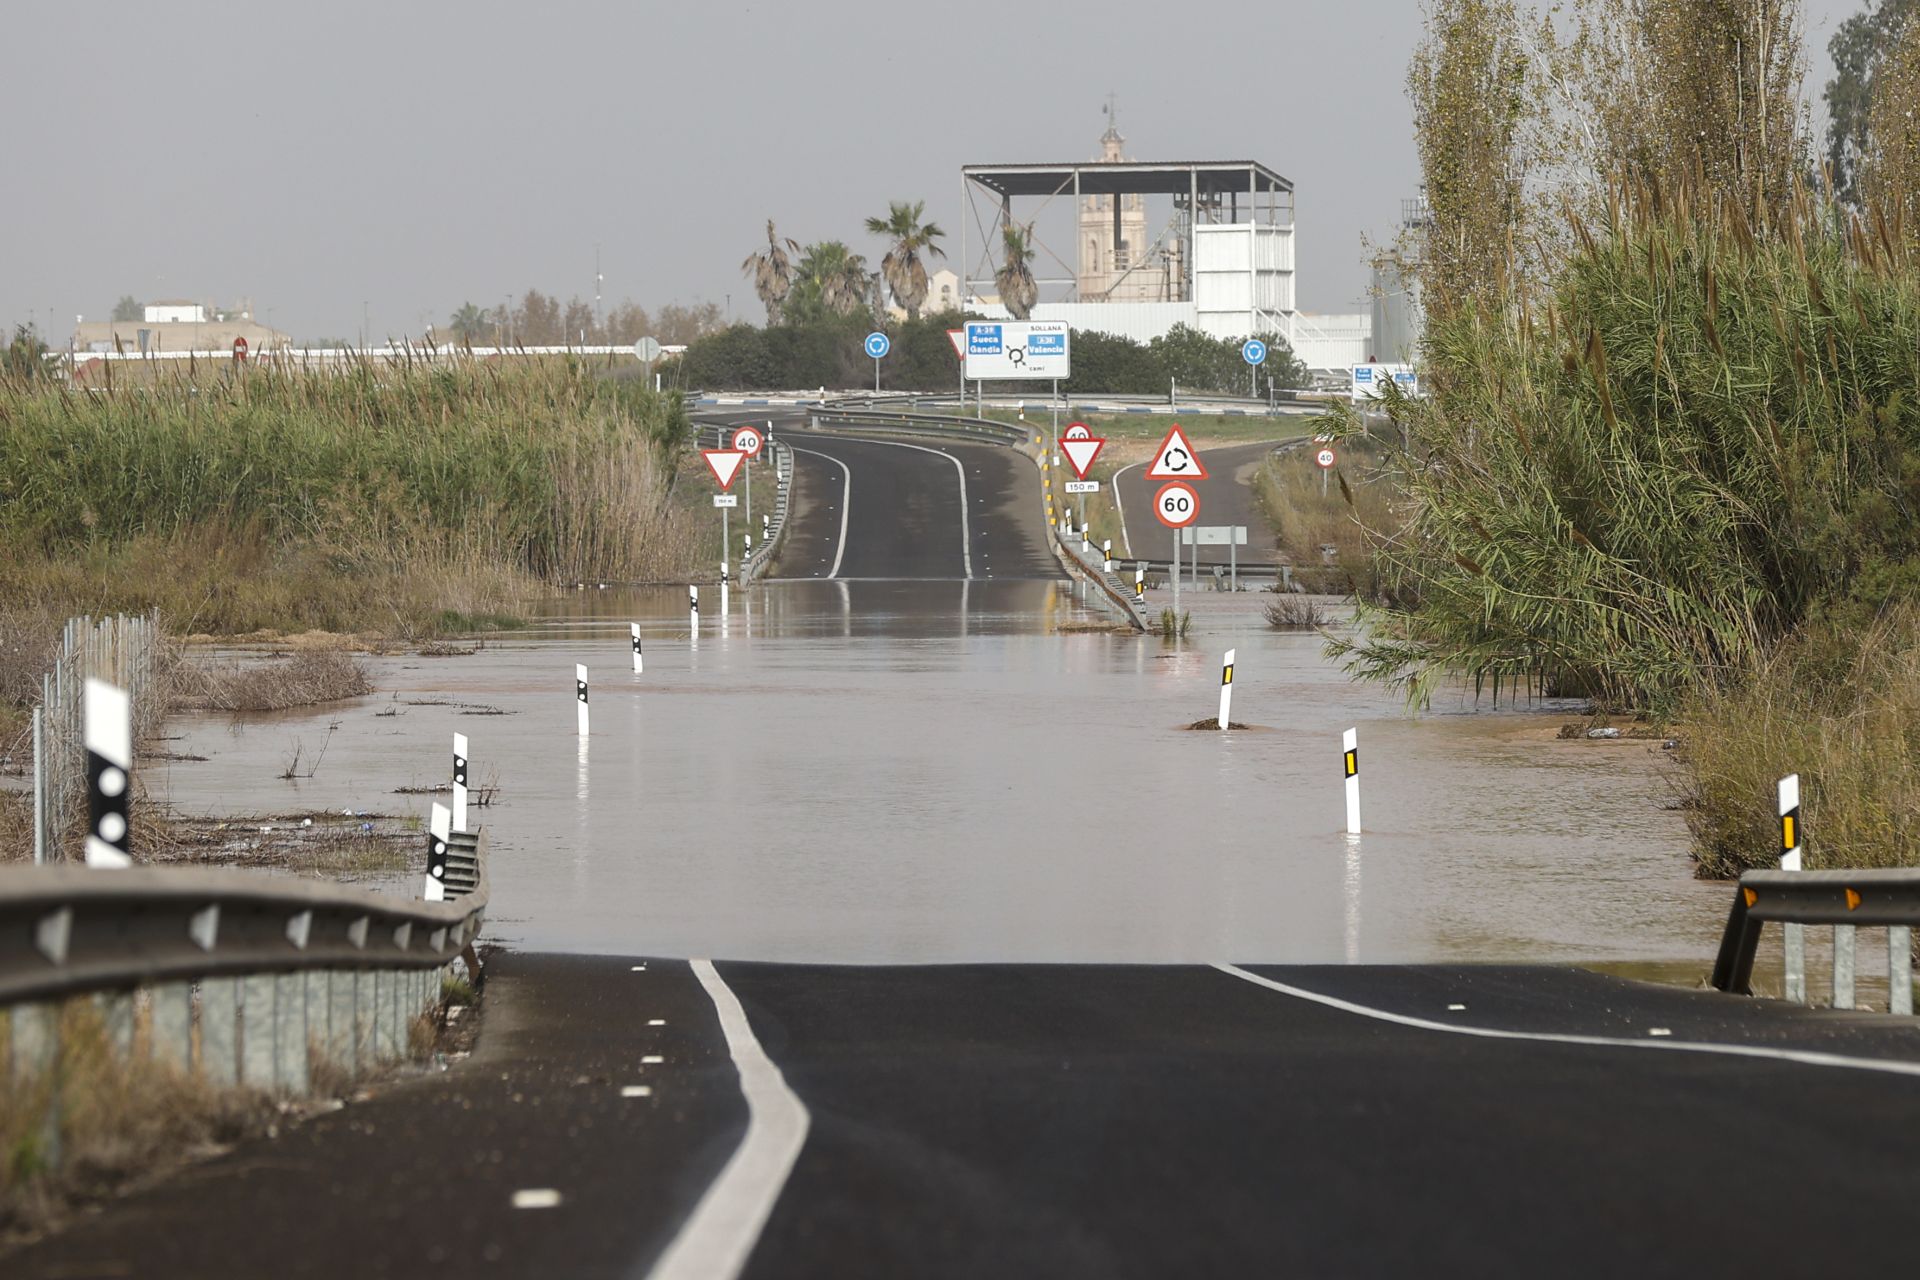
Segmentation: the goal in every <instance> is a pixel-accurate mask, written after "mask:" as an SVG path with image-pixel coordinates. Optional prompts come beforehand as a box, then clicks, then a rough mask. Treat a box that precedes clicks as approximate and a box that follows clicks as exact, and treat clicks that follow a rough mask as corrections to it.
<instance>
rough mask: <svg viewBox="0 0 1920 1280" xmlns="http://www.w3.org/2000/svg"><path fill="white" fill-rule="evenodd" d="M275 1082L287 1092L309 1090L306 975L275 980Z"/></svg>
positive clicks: (285, 975) (280, 976) (293, 974)
mask: <svg viewBox="0 0 1920 1280" xmlns="http://www.w3.org/2000/svg"><path fill="white" fill-rule="evenodd" d="M273 986H274V992H273V1083H274V1087H275V1088H277V1089H282V1090H285V1091H286V1092H287V1093H292V1094H302V1093H305V1092H306V1091H307V976H306V975H305V974H304V973H283V974H280V975H278V976H277V977H275V978H274V980H273Z"/></svg>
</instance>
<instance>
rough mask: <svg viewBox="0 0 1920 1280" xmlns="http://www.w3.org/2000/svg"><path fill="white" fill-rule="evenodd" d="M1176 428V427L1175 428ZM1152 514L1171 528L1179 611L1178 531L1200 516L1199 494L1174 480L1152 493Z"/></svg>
mask: <svg viewBox="0 0 1920 1280" xmlns="http://www.w3.org/2000/svg"><path fill="white" fill-rule="evenodd" d="M1176 430H1177V428H1176ZM1153 514H1154V516H1155V517H1156V518H1157V519H1158V520H1159V521H1160V523H1161V524H1163V525H1165V526H1167V528H1169V529H1171V530H1173V612H1174V615H1175V616H1176V617H1178V616H1179V613H1180V531H1181V530H1182V529H1184V528H1186V527H1187V526H1188V525H1190V524H1192V523H1193V522H1194V521H1195V520H1198V519H1199V518H1200V495H1199V494H1198V493H1195V492H1194V489H1193V486H1192V485H1190V484H1187V483H1185V482H1184V481H1180V480H1175V481H1173V482H1172V483H1171V484H1166V485H1162V486H1161V487H1160V492H1158V493H1156V494H1154V495H1153Z"/></svg>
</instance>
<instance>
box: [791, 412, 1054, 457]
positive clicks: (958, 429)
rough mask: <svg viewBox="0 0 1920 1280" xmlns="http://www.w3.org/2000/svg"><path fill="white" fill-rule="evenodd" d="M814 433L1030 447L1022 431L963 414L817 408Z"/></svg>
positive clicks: (1030, 435) (1027, 433)
mask: <svg viewBox="0 0 1920 1280" xmlns="http://www.w3.org/2000/svg"><path fill="white" fill-rule="evenodd" d="M812 417H813V424H814V426H815V428H816V429H832V428H834V427H853V428H856V429H864V430H869V431H888V432H897V433H900V434H903V435H926V436H938V437H941V438H943V439H948V440H954V439H958V440H971V441H976V442H979V443H984V444H998V445H1006V446H1009V447H1013V448H1025V447H1031V446H1032V444H1033V433H1032V432H1031V431H1029V430H1027V429H1025V428H1023V427H1014V426H1009V425H1007V424H1006V423H1004V422H994V421H992V420H991V419H988V418H970V417H967V416H965V415H964V414H951V415H949V414H918V413H894V412H887V411H884V410H877V409H835V408H821V409H816V410H814V411H813V415H812Z"/></svg>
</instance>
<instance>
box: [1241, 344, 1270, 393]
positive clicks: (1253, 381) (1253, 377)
mask: <svg viewBox="0 0 1920 1280" xmlns="http://www.w3.org/2000/svg"><path fill="white" fill-rule="evenodd" d="M1240 358H1241V359H1242V360H1245V361H1246V362H1247V395H1249V396H1257V395H1259V394H1260V366H1261V365H1263V364H1265V363H1266V362H1267V344H1266V343H1264V342H1262V341H1260V339H1258V338H1248V339H1247V340H1246V341H1245V342H1243V343H1241V344H1240Z"/></svg>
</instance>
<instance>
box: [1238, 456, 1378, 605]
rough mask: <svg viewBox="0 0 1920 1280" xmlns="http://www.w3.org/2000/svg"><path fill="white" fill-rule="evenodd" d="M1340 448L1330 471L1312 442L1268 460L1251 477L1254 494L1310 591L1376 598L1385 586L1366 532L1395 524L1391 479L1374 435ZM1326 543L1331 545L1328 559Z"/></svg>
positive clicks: (1283, 549)
mask: <svg viewBox="0 0 1920 1280" xmlns="http://www.w3.org/2000/svg"><path fill="white" fill-rule="evenodd" d="M1338 452H1339V458H1340V461H1339V465H1338V466H1337V467H1336V468H1335V470H1334V471H1332V472H1325V471H1322V470H1321V468H1320V467H1319V465H1318V464H1317V463H1315V462H1314V450H1313V449H1311V448H1305V449H1292V450H1289V451H1288V452H1286V453H1283V454H1281V455H1280V456H1278V457H1276V458H1270V459H1268V461H1267V462H1266V464H1265V465H1264V466H1262V467H1261V468H1260V471H1259V472H1258V473H1257V474H1256V475H1255V477H1254V485H1253V490H1254V496H1255V497H1256V498H1257V499H1258V500H1259V503H1260V507H1261V509H1262V510H1263V511H1264V512H1265V513H1266V516H1267V520H1268V522H1269V523H1271V524H1272V525H1273V527H1274V530H1275V532H1276V534H1277V536H1278V538H1279V541H1280V553H1281V555H1283V556H1284V557H1285V558H1286V561H1287V562H1288V563H1290V564H1292V565H1293V566H1294V578H1295V580H1296V581H1298V582H1299V583H1301V585H1303V586H1304V587H1305V588H1306V589H1307V590H1309V591H1316V592H1325V593H1327V594H1332V595H1342V594H1348V593H1352V594H1354V595H1357V596H1359V597H1360V598H1362V599H1366V600H1379V599H1380V598H1381V597H1382V594H1383V591H1384V587H1383V584H1382V581H1381V574H1380V570H1379V568H1378V566H1377V565H1376V562H1375V559H1374V554H1373V548H1372V546H1371V545H1370V544H1369V541H1368V532H1367V531H1368V530H1369V529H1388V528H1391V527H1392V525H1393V522H1394V518H1395V517H1394V515H1393V507H1394V494H1395V489H1394V478H1393V475H1392V473H1391V472H1390V471H1389V470H1387V469H1386V467H1385V465H1384V463H1385V459H1384V457H1383V455H1382V450H1381V448H1380V446H1379V445H1378V444H1377V443H1375V442H1374V441H1372V440H1369V439H1367V438H1365V437H1357V438H1355V439H1351V440H1347V441H1345V442H1343V443H1342V444H1341V446H1340V448H1339V450H1338ZM1324 546H1331V547H1333V548H1334V562H1333V564H1331V565H1327V564H1325V563H1324V558H1323V556H1322V554H1321V550H1320V549H1321V548H1322V547H1324Z"/></svg>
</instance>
